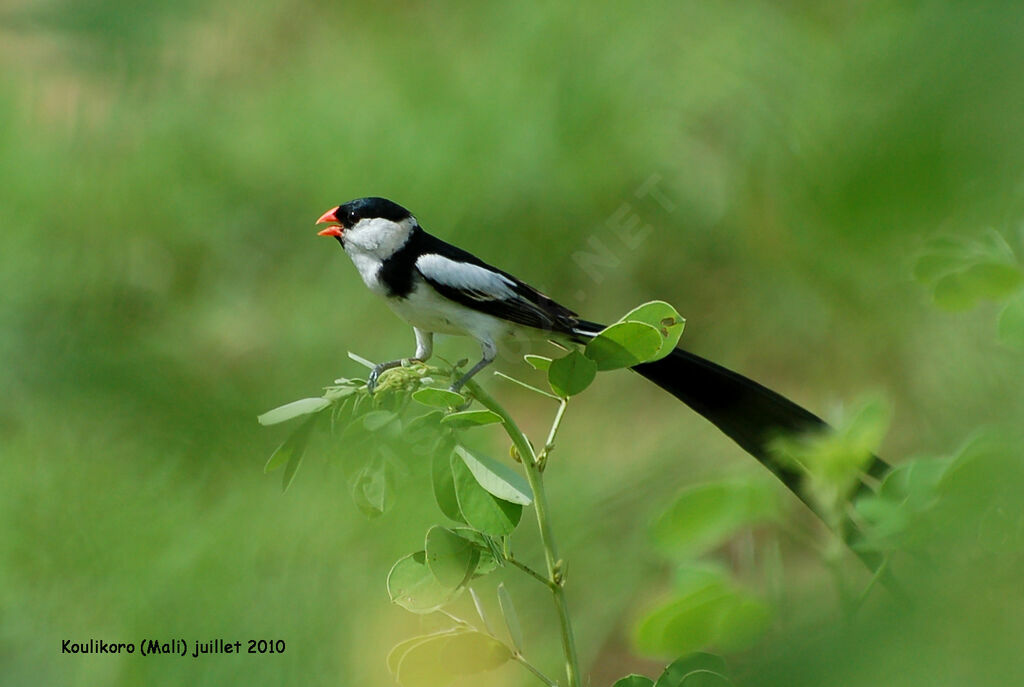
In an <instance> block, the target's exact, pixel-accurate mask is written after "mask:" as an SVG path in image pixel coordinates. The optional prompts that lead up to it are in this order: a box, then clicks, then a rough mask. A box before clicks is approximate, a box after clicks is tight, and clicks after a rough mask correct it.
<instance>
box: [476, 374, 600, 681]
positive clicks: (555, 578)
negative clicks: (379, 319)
mask: <svg viewBox="0 0 1024 687" xmlns="http://www.w3.org/2000/svg"><path fill="white" fill-rule="evenodd" d="M466 387H467V388H468V389H469V390H470V392H472V394H473V396H474V397H475V398H476V399H477V400H478V401H480V403H481V404H482V405H483V406H484V407H485V408H487V409H488V410H490V411H492V412H494V413H495V414H497V415H498V416H499V417H500V418H501V422H502V425H503V426H504V427H505V433H506V434H508V436H509V438H510V439H511V440H512V443H513V445H515V447H516V450H517V451H518V452H519V456H520V458H522V460H523V467H524V468H525V469H526V480H527V481H528V482H529V483H530V488H531V489H532V490H533V509H534V512H535V513H536V514H537V527H538V528H539V529H540V540H541V544H542V545H543V547H544V559H545V562H546V563H547V571H548V581H549V582H550V587H551V594H552V596H553V597H554V601H555V610H557V611H558V623H559V627H560V629H561V632H562V651H563V653H564V654H565V674H566V678H567V679H568V683H567V684H568V687H580V668H579V658H577V656H576V638H575V635H574V634H573V630H572V621H571V620H570V618H569V606H568V604H567V603H566V600H565V588H564V586H563V585H564V581H563V579H562V566H563V563H562V561H561V559H559V557H558V549H557V547H556V546H555V537H554V534H553V533H552V531H551V522H550V518H549V516H548V498H547V493H546V492H545V491H544V477H543V474H542V473H541V469H540V465H539V464H538V461H537V454H536V453H535V452H534V450H533V446H531V445H530V442H529V440H528V439H527V438H526V435H525V434H523V431H522V430H521V429H519V426H518V425H517V424H516V422H515V420H513V419H512V416H511V415H509V414H508V412H507V411H506V410H505V409H504V408H503V407H502V406H501V405H500V404H499V403H498V402H497V401H496V400H494V398H493V397H492V396H491V395H490V394H488V393H487V392H486V391H484V390H483V388H482V387H481V386H480V385H479V384H477V383H476V381H474V380H469V381H468V382H467V383H466ZM560 420H561V413H559V414H558V416H557V417H556V424H555V427H553V428H552V436H553V435H554V431H555V430H556V429H557V424H558V421H560Z"/></svg>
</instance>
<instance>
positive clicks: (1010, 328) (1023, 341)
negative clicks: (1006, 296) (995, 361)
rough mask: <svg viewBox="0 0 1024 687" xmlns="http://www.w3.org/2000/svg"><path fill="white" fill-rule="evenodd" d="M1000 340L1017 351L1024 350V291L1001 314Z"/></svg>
mask: <svg viewBox="0 0 1024 687" xmlns="http://www.w3.org/2000/svg"><path fill="white" fill-rule="evenodd" d="M999 340H1000V341H1001V342H1002V343H1003V344H1004V345H1006V346H1009V347H1010V348H1013V349H1015V350H1017V351H1024V292H1022V293H1020V294H1018V295H1017V296H1015V297H1014V298H1013V299H1012V300H1011V301H1010V302H1009V303H1007V304H1006V307H1005V308H1003V312H1002V313H1001V314H1000V315H999Z"/></svg>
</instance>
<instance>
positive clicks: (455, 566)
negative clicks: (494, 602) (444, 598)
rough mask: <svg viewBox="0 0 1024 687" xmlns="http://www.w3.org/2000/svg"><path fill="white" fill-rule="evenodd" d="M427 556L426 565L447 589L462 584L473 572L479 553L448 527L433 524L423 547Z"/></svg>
mask: <svg viewBox="0 0 1024 687" xmlns="http://www.w3.org/2000/svg"><path fill="white" fill-rule="evenodd" d="M423 548H424V549H425V551H426V556H427V567H428V568H430V572H432V573H433V574H434V577H436V578H437V581H438V582H440V583H441V584H442V585H444V586H445V587H448V588H449V589H456V588H458V587H460V586H462V584H463V583H465V581H466V580H468V579H469V576H470V575H472V574H473V569H474V568H475V567H476V563H477V561H479V560H480V554H479V553H478V552H477V551H476V549H475V548H474V546H473V544H471V543H470V542H468V541H466V540H465V539H463V538H462V537H460V536H459V535H457V534H455V533H454V532H452V531H451V530H449V529H446V528H444V527H441V526H439V525H435V526H434V527H431V528H430V529H429V530H427V538H426V543H425V544H424V547H423Z"/></svg>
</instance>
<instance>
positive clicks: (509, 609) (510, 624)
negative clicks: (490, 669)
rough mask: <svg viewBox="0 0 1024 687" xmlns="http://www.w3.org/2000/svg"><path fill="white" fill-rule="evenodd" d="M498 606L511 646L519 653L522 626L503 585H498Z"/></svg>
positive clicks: (521, 647)
mask: <svg viewBox="0 0 1024 687" xmlns="http://www.w3.org/2000/svg"><path fill="white" fill-rule="evenodd" d="M498 605H499V606H501V615H502V617H503V618H505V627H506V628H508V636H509V639H511V640H512V646H514V647H515V648H516V651H519V652H520V653H521V652H522V651H523V626H522V625H521V624H520V623H519V613H517V612H516V605H515V603H514V602H513V601H512V596H511V595H510V594H509V593H508V590H507V589H505V585H504V584H499V585H498Z"/></svg>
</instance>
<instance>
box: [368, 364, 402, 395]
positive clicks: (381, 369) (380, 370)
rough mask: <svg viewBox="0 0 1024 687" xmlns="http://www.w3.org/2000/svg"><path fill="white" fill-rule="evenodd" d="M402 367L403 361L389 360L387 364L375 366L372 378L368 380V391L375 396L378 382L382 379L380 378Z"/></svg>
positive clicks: (371, 374)
mask: <svg viewBox="0 0 1024 687" xmlns="http://www.w3.org/2000/svg"><path fill="white" fill-rule="evenodd" d="M401 365H402V361H401V360H389V361H388V362H386V363H378V364H377V365H374V367H373V369H372V370H370V376H369V377H368V378H367V379H366V390H367V391H369V392H370V394H371V395H373V391H374V389H376V388H377V381H378V380H379V379H380V376H381V375H382V374H384V373H385V372H387V371H388V370H391V369H394V368H396V367H401Z"/></svg>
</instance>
